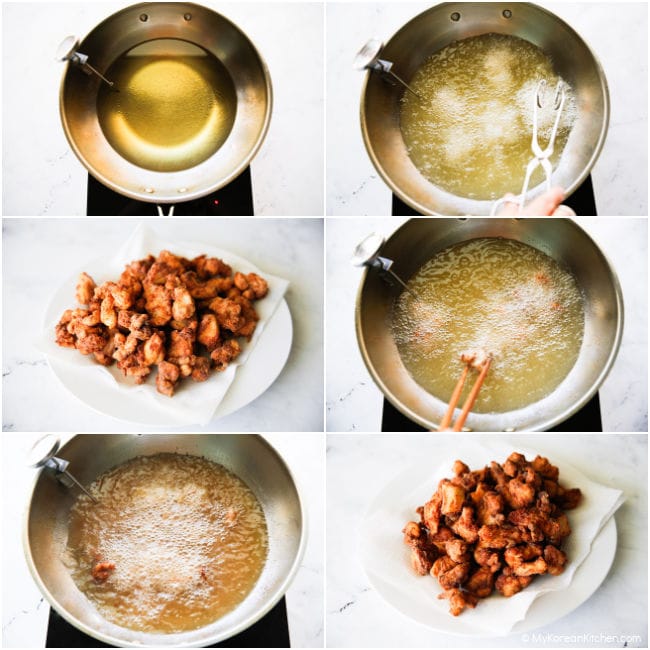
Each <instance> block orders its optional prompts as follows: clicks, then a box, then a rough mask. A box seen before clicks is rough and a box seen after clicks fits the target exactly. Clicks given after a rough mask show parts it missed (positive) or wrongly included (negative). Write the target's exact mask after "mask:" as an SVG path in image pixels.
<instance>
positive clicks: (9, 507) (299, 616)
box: [2, 433, 325, 648]
mask: <svg viewBox="0 0 650 650" xmlns="http://www.w3.org/2000/svg"><path fill="white" fill-rule="evenodd" d="M41 435H42V434H35V433H4V434H3V435H2V494H3V499H2V531H3V536H2V546H3V552H2V576H3V577H2V600H3V606H2V647H3V648H39V647H40V648H43V647H45V635H46V631H47V620H48V615H49V605H48V603H47V601H45V600H44V599H43V597H42V595H41V593H40V591H39V590H38V588H37V587H36V584H35V583H34V581H33V579H32V577H31V575H30V573H29V570H28V568H27V564H26V562H25V558H24V553H23V546H22V526H23V517H24V512H25V509H26V507H27V502H28V499H29V495H30V493H31V489H32V484H33V482H34V479H35V476H36V470H32V469H29V468H27V467H26V466H25V464H24V462H23V459H24V458H25V454H26V453H27V451H28V450H29V449H30V447H31V446H32V444H33V443H34V441H35V440H37V439H38V438H39V437H40V436H41ZM265 438H266V439H267V440H268V441H269V442H270V443H271V444H272V445H273V446H274V447H275V448H276V450H277V451H278V452H279V453H280V454H281V455H282V457H283V458H284V460H285V461H286V463H287V465H288V466H289V468H290V469H291V472H292V474H293V476H294V479H295V481H296V484H297V486H298V489H299V491H300V494H301V497H302V499H303V500H304V502H305V506H306V510H307V513H308V517H307V526H308V538H307V547H306V551H305V556H304V558H303V561H302V563H301V565H300V568H299V570H298V573H297V574H296V577H295V578H294V580H293V582H292V584H291V586H290V587H289V590H288V592H287V595H286V598H287V616H288V620H289V635H290V639H291V646H292V647H322V645H323V576H324V571H323V553H324V534H325V531H324V518H323V517H324V494H323V487H322V486H323V483H324V480H325V459H324V439H323V438H324V436H323V434H288V433H273V434H268V435H265Z"/></svg>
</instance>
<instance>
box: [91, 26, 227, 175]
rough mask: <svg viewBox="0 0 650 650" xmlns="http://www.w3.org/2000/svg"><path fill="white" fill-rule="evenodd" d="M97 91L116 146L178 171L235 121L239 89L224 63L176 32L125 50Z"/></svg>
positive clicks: (212, 146)
mask: <svg viewBox="0 0 650 650" xmlns="http://www.w3.org/2000/svg"><path fill="white" fill-rule="evenodd" d="M105 76H106V77H107V78H108V79H110V80H111V81H112V82H113V83H114V84H115V87H116V88H117V91H115V90H113V89H111V88H110V87H109V86H107V85H106V84H102V85H101V87H100V90H99V94H98V96H97V114H98V118H99V124H100V126H101V128H102V131H103V132H104V135H105V136H106V139H107V140H108V141H109V143H110V144H111V146H112V147H113V148H114V149H115V150H116V151H117V152H118V153H119V154H120V155H121V156H123V157H124V158H126V159H127V160H129V161H130V162H132V163H133V164H135V165H138V166H139V167H144V168H145V169H151V170H154V171H165V172H168V171H179V170H181V169H187V168H189V167H193V166H194V165H198V164H199V163H201V162H203V161H204V160H206V159H207V158H209V157H210V156H211V155H212V154H213V153H214V152H215V151H217V149H219V147H221V145H222V144H223V143H224V142H225V141H226V138H227V137H228V134H229V133H230V131H231V129H232V126H233V123H234V121H235V113H236V108H237V95H236V91H235V86H234V83H233V81H232V78H231V77H230V74H229V73H228V71H227V70H226V68H225V66H224V65H223V64H222V63H221V61H219V59H217V58H216V57H215V56H214V55H212V54H211V53H209V52H208V51H207V50H204V49H203V48H201V47H199V46H198V45H194V44H192V43H188V42H186V41H181V40H178V39H173V38H161V39H155V40H153V41H148V42H146V43H142V44H140V45H137V46H136V47H134V48H132V49H131V50H129V51H128V52H126V53H125V54H123V55H122V56H120V57H119V58H118V59H117V60H116V61H115V62H114V63H113V64H112V65H111V66H110V67H109V68H108V70H107V71H106V75H105Z"/></svg>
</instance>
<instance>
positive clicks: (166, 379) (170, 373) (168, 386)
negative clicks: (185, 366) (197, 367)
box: [156, 361, 181, 397]
mask: <svg viewBox="0 0 650 650" xmlns="http://www.w3.org/2000/svg"><path fill="white" fill-rule="evenodd" d="M180 376H181V372H180V369H179V368H178V366H177V365H176V364H174V363H171V362H169V361H161V362H160V363H159V364H158V374H157V375H156V388H157V389H158V392H159V393H162V394H163V395H167V396H168V397H171V396H172V395H173V394H174V388H175V386H176V382H177V381H178V379H179V378H180Z"/></svg>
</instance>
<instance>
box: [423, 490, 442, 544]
mask: <svg viewBox="0 0 650 650" xmlns="http://www.w3.org/2000/svg"><path fill="white" fill-rule="evenodd" d="M441 506H442V497H441V496H440V494H439V493H438V492H436V493H435V494H434V495H433V496H432V497H431V499H430V500H429V501H427V502H426V503H425V504H424V511H423V513H422V519H423V521H424V523H425V524H426V527H427V528H428V529H429V531H430V532H431V533H432V534H433V535H435V534H436V533H437V532H438V527H439V525H440V517H442V512H441V509H440V508H441Z"/></svg>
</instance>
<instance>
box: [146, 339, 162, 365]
mask: <svg viewBox="0 0 650 650" xmlns="http://www.w3.org/2000/svg"><path fill="white" fill-rule="evenodd" d="M142 351H143V354H144V362H145V363H146V364H147V365H149V366H152V365H154V364H159V363H160V362H161V361H163V360H164V359H165V339H164V336H163V335H162V334H161V333H160V332H154V333H153V334H152V335H151V337H150V338H149V339H147V340H146V341H145V342H144V346H143V348H142Z"/></svg>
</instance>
